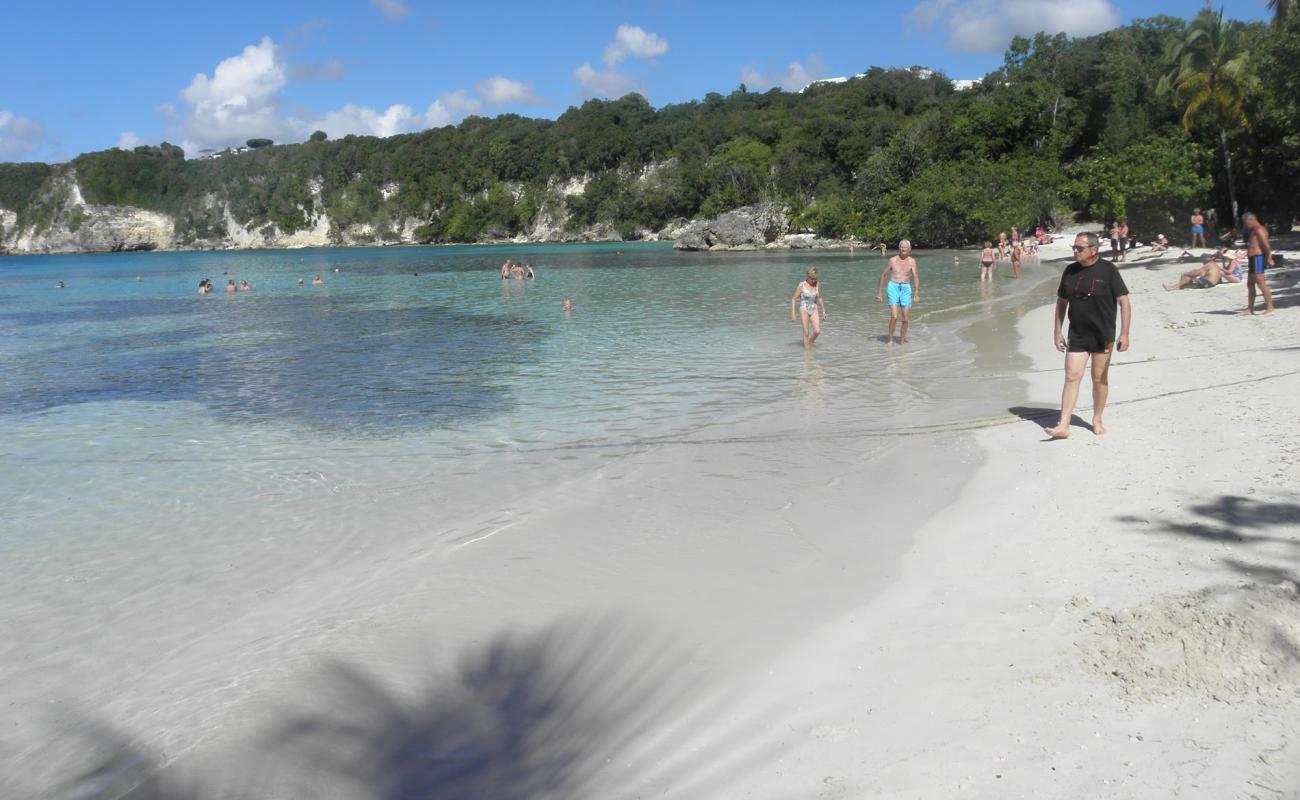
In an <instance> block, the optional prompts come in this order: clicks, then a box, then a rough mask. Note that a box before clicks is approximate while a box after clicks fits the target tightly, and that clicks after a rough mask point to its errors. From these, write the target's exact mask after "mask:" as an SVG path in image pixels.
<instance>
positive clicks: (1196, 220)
mask: <svg viewBox="0 0 1300 800" xmlns="http://www.w3.org/2000/svg"><path fill="white" fill-rule="evenodd" d="M1198 236H1199V237H1200V239H1201V247H1205V246H1206V244H1205V217H1204V216H1203V215H1202V214H1201V210H1200V209H1199V208H1193V209H1192V247H1196V238H1197V237H1198Z"/></svg>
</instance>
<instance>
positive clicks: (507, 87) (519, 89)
mask: <svg viewBox="0 0 1300 800" xmlns="http://www.w3.org/2000/svg"><path fill="white" fill-rule="evenodd" d="M474 91H476V92H478V94H479V96H480V97H482V98H483V102H484V103H487V104H488V105H490V106H504V105H507V104H509V103H528V104H534V105H535V104H538V103H541V102H542V101H541V100H538V99H537V97H536V96H535V95H534V94H533V87H531V86H529V85H528V84H526V83H522V82H520V81H515V80H511V79H510V78H503V77H501V76H500V75H497V76H495V77H492V78H488V79H486V80H481V81H475V82H474Z"/></svg>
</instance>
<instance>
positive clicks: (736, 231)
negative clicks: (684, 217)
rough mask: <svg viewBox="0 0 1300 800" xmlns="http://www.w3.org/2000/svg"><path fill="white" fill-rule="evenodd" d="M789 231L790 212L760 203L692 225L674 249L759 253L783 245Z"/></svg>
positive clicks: (781, 207)
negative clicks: (762, 248)
mask: <svg viewBox="0 0 1300 800" xmlns="http://www.w3.org/2000/svg"><path fill="white" fill-rule="evenodd" d="M789 231H790V219H789V209H787V208H786V207H785V206H780V205H777V204H776V203H759V204H757V205H752V206H744V207H742V208H737V209H735V210H734V211H728V212H726V213H725V214H720V215H718V216H717V217H714V218H713V219H703V220H697V221H696V222H693V223H691V224H690V225H689V226H687V227H686V229H685V230H683V231H682V232H681V233H680V234H679V235H678V236H677V242H676V243H675V244H674V245H673V247H674V248H676V249H677V250H756V249H758V248H760V247H767V246H769V245H775V244H778V243H781V242H782V241H783V237H784V236H785V235H786V234H787V233H788V232H789Z"/></svg>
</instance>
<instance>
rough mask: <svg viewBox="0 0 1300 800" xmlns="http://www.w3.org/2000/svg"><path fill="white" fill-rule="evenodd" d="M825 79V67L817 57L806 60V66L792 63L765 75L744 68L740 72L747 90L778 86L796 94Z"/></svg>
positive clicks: (796, 62)
mask: <svg viewBox="0 0 1300 800" xmlns="http://www.w3.org/2000/svg"><path fill="white" fill-rule="evenodd" d="M825 77H826V66H825V65H824V64H823V63H822V60H821V59H820V58H818V57H817V56H813V57H812V58H810V59H808V65H807V66H804V65H803V64H802V63H800V62H798V61H792V62H790V63H789V64H787V65H786V66H785V67H784V68H779V69H771V70H768V71H767V72H765V73H764V72H759V71H758V70H756V69H754V68H753V67H745V68H744V69H742V70H741V71H740V81H741V83H744V84H745V85H746V86H747V87H749V88H754V89H771V88H772V87H773V86H779V87H781V88H782V89H785V90H786V91H787V92H797V91H799V90H800V89H803V88H804V87H805V86H807V85H808V84H810V83H812V82H813V81H815V80H820V79H822V78H825Z"/></svg>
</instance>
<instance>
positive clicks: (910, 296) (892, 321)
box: [876, 239, 921, 344]
mask: <svg viewBox="0 0 1300 800" xmlns="http://www.w3.org/2000/svg"><path fill="white" fill-rule="evenodd" d="M886 276H888V277H889V338H888V340H887V341H889V342H890V343H893V341H894V326H895V325H897V324H898V312H899V309H902V312H903V327H902V329H900V330H899V332H898V343H899V344H903V343H905V342H906V341H907V325H908V323H909V322H910V321H911V320H910V318H909V312H910V311H911V309H912V303H914V302H920V300H921V276H920V274H919V273H918V272H917V271H916V259H915V258H912V243H911V242H909V241H908V240H906V239H904V240H903V241H901V242H899V243H898V255H896V256H894V257H892V258H890V259H889V260H888V261H886V262H885V268H884V269H882V270H881V271H880V282H879V283H877V284H876V302H877V303H879V302H880V301H881V299H882V295H883V294H884V288H885V277H886Z"/></svg>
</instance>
